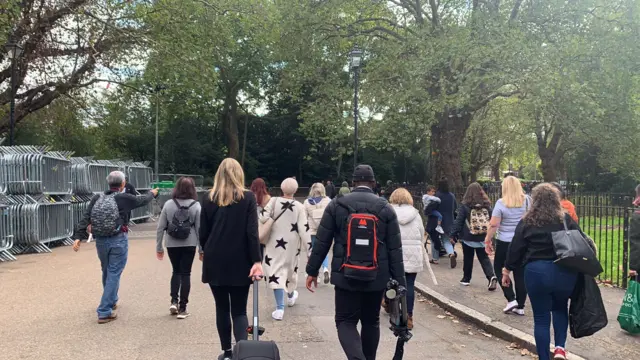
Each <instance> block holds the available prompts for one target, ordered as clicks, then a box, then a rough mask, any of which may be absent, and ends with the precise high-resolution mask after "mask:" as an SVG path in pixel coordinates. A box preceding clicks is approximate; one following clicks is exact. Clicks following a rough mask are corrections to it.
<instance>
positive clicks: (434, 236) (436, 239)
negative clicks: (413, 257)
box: [424, 229, 442, 252]
mask: <svg viewBox="0 0 640 360" xmlns="http://www.w3.org/2000/svg"><path fill="white" fill-rule="evenodd" d="M427 234H429V239H431V243H433V244H434V245H435V248H436V249H438V251H440V249H442V241H441V240H440V233H439V232H437V231H435V229H432V230H429V231H427ZM424 246H425V248H427V252H429V251H431V249H430V248H429V246H428V245H427V244H426V243H425V244H424Z"/></svg>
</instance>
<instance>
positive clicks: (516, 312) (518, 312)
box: [511, 308, 524, 316]
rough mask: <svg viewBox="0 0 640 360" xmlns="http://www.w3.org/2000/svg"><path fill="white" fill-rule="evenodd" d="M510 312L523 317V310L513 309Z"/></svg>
mask: <svg viewBox="0 0 640 360" xmlns="http://www.w3.org/2000/svg"><path fill="white" fill-rule="evenodd" d="M511 311H512V312H513V313H514V314H516V315H520V316H524V309H518V308H515V309H513V310H511Z"/></svg>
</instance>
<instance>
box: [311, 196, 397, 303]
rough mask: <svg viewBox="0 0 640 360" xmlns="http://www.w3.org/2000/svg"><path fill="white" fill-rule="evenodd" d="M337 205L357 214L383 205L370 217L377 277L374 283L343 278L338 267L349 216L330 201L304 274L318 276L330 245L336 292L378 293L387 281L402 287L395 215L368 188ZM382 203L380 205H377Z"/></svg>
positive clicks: (371, 210)
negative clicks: (373, 220) (374, 235)
mask: <svg viewBox="0 0 640 360" xmlns="http://www.w3.org/2000/svg"><path fill="white" fill-rule="evenodd" d="M341 201H343V202H344V203H346V204H347V205H349V206H350V207H352V208H353V209H355V210H356V211H358V212H365V211H366V212H368V213H373V212H374V211H375V210H374V209H376V208H380V206H381V205H382V203H384V204H385V205H384V206H383V207H382V210H381V211H380V212H379V213H377V214H374V215H376V216H377V217H378V219H379V222H378V240H379V241H380V245H379V247H378V266H379V268H378V275H377V278H376V279H375V280H374V281H371V282H361V281H353V280H348V279H346V278H345V277H344V275H343V273H342V271H341V269H340V268H341V267H342V264H343V262H344V257H345V255H346V249H347V240H346V223H347V218H348V217H349V212H348V211H347V209H345V208H344V207H343V206H340V205H338V204H337V202H336V201H335V200H334V201H332V202H331V203H330V204H329V205H328V206H327V208H326V210H325V212H324V215H323V216H322V220H321V221H320V226H319V227H318V233H317V235H316V236H317V239H316V243H315V244H314V246H313V249H312V252H311V257H310V258H309V262H308V263H307V269H306V270H307V274H308V275H310V276H318V270H319V269H320V266H321V265H322V261H323V260H324V258H325V257H326V256H327V254H328V253H329V249H330V248H331V244H332V243H333V242H334V241H335V243H334V244H333V260H332V261H331V283H332V284H333V285H335V286H336V287H338V288H341V289H344V290H349V291H365V292H366V291H381V290H383V289H385V288H386V286H387V282H388V281H389V279H395V280H397V281H398V282H399V283H400V284H402V285H404V286H406V279H405V277H404V265H403V263H402V240H401V239H400V225H398V218H397V217H396V212H395V210H393V208H392V207H391V205H389V204H388V203H387V201H386V200H384V199H382V198H380V197H378V196H376V195H375V194H374V193H373V191H372V190H371V189H369V188H365V187H358V188H356V189H354V190H353V192H352V193H351V194H347V195H345V196H344V197H342V199H341ZM381 202H382V203H381Z"/></svg>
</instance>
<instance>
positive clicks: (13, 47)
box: [5, 41, 22, 146]
mask: <svg viewBox="0 0 640 360" xmlns="http://www.w3.org/2000/svg"><path fill="white" fill-rule="evenodd" d="M5 48H6V49H7V52H8V53H9V58H10V59H11V107H10V110H9V146H13V128H14V126H15V112H16V60H17V59H18V58H19V57H20V55H21V54H22V46H20V44H18V43H16V42H14V41H11V42H10V43H8V44H7V45H5Z"/></svg>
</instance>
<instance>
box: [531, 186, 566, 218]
mask: <svg viewBox="0 0 640 360" xmlns="http://www.w3.org/2000/svg"><path fill="white" fill-rule="evenodd" d="M531 199H532V202H531V208H529V211H527V213H526V214H525V215H524V216H523V217H522V221H524V223H525V224H527V225H531V226H536V227H542V226H545V225H549V224H557V223H559V222H561V221H562V219H564V210H563V209H562V205H561V204H560V191H558V189H557V188H556V187H555V186H553V184H549V183H543V184H540V185H538V186H536V187H535V188H533V191H532V192H531Z"/></svg>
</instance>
